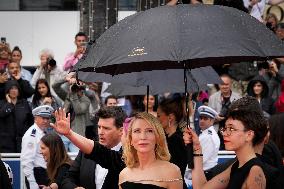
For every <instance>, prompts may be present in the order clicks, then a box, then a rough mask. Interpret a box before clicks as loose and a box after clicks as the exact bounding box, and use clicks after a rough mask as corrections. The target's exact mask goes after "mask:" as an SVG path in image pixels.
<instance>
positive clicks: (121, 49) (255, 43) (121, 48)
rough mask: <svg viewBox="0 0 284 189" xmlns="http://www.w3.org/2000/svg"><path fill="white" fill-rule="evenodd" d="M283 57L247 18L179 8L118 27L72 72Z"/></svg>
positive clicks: (209, 8)
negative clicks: (76, 70)
mask: <svg viewBox="0 0 284 189" xmlns="http://www.w3.org/2000/svg"><path fill="white" fill-rule="evenodd" d="M283 55H284V45H283V43H282V42H281V41H280V40H279V39H278V38H277V37H276V36H275V34H273V32H272V31H270V30H269V29H267V28H266V26H265V25H264V24H262V23H260V22H259V21H258V20H256V19H255V18H253V17H251V16H250V15H248V14H247V13H244V12H242V11H239V10H237V9H234V8H231V7H225V6H216V5H185V4H180V5H177V6H162V7H157V8H153V9H149V10H147V11H145V12H139V13H137V14H135V15H132V16H130V17H127V18H126V19H124V20H122V21H120V22H118V23H117V24H115V25H114V26H112V27H111V28H109V29H108V30H107V31H106V32H105V33H104V34H102V35H101V37H100V38H99V39H98V40H97V41H96V43H95V44H94V45H93V46H92V47H91V48H90V49H89V53H88V54H87V56H86V58H85V59H82V61H80V62H79V63H78V64H77V65H76V66H75V69H78V70H87V71H93V70H94V68H96V69H95V70H96V72H98V73H99V72H103V73H108V74H111V75H116V74H119V73H127V72H133V71H141V70H157V69H173V68H184V67H186V68H194V67H201V66H205V65H214V64H222V63H233V62H241V61H251V60H264V59H267V58H273V57H280V56H283ZM142 62H143V63H142ZM184 63H185V64H184Z"/></svg>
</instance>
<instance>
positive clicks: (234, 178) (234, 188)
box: [227, 157, 263, 189]
mask: <svg viewBox="0 0 284 189" xmlns="http://www.w3.org/2000/svg"><path fill="white" fill-rule="evenodd" d="M254 165H258V166H260V167H261V168H262V169H263V163H262V162H261V160H260V159H259V158H257V157H256V158H253V159H251V160H249V161H248V162H246V163H245V164H244V165H243V166H242V167H240V168H238V167H239V161H236V162H235V163H234V164H233V166H232V168H231V174H230V181H229V184H228V187H227V189H240V188H242V185H243V183H244V182H245V180H246V178H247V176H248V174H249V172H250V169H251V168H252V167H253V166H254Z"/></svg>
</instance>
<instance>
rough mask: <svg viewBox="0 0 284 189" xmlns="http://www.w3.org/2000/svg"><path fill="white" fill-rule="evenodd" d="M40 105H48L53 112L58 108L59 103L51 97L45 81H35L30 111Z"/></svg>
mask: <svg viewBox="0 0 284 189" xmlns="http://www.w3.org/2000/svg"><path fill="white" fill-rule="evenodd" d="M41 105H50V106H52V108H53V109H54V110H57V109H58V108H59V107H60V105H59V102H57V101H56V99H55V98H54V97H53V96H52V95H51V92H50V88H49V85H48V83H47V81H46V80H45V79H39V80H37V82H36V86H35V94H34V96H33V99H32V104H31V106H32V109H34V108H36V107H38V106H41Z"/></svg>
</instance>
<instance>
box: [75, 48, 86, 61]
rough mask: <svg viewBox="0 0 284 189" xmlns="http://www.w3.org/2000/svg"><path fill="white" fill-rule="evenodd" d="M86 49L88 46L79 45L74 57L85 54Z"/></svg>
mask: <svg viewBox="0 0 284 189" xmlns="http://www.w3.org/2000/svg"><path fill="white" fill-rule="evenodd" d="M85 51H86V47H84V46H80V47H78V48H77V49H76V51H75V53H74V57H75V58H77V57H78V56H79V55H80V54H84V53H85Z"/></svg>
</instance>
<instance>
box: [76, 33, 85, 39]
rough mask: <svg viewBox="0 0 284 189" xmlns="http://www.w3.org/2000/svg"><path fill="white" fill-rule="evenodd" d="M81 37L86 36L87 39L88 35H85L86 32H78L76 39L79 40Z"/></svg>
mask: <svg viewBox="0 0 284 189" xmlns="http://www.w3.org/2000/svg"><path fill="white" fill-rule="evenodd" d="M79 36H84V37H86V38H87V35H86V34H85V33H84V32H78V33H77V34H76V35H75V39H77V37H79Z"/></svg>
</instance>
